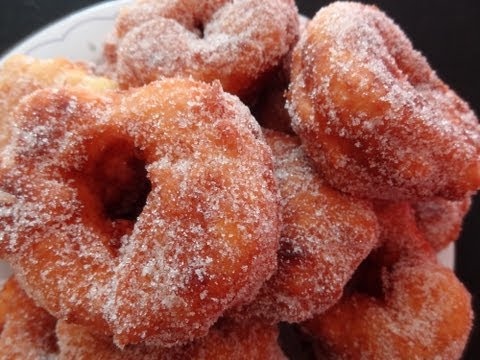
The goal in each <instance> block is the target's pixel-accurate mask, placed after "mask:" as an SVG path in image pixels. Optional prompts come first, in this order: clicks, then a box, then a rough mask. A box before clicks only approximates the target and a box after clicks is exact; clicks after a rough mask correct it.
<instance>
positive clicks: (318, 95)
mask: <svg viewBox="0 0 480 360" xmlns="http://www.w3.org/2000/svg"><path fill="white" fill-rule="evenodd" d="M289 109H290V113H291V115H292V117H293V120H292V126H293V130H294V131H295V132H296V133H297V134H298V135H299V136H300V137H301V138H302V142H303V143H304V145H305V149H306V152H307V153H308V155H309V156H310V157H311V158H312V159H313V161H314V162H315V164H316V167H317V168H318V169H319V171H320V172H322V174H323V175H324V177H325V179H326V180H327V181H328V182H329V183H330V184H331V185H332V186H334V187H336V188H338V189H340V190H342V191H345V192H348V193H351V194H354V195H357V196H360V197H367V198H376V199H384V200H396V201H397V200H402V199H410V200H418V199H420V198H432V197H435V196H440V197H445V198H449V199H452V200H455V199H457V200H460V199H463V197H464V195H465V194H466V193H467V192H469V191H475V190H477V189H478V188H480V125H479V124H478V119H477V117H476V116H475V114H474V113H473V112H472V110H470V108H469V107H468V105H467V104H466V103H465V102H464V101H463V100H462V99H460V98H459V97H458V96H457V95H456V94H455V92H453V91H452V90H451V89H450V88H449V87H448V86H447V85H445V84H444V83H443V82H442V81H441V80H440V79H439V78H438V77H437V75H436V74H435V72H434V71H433V70H432V69H431V68H430V66H429V65H428V63H427V61H426V60H425V58H424V57H423V56H422V55H421V54H420V53H419V52H417V51H415V50H414V49H413V47H412V44H411V43H410V41H409V40H408V39H407V37H406V36H405V34H404V33H403V32H402V31H401V30H400V28H399V27H398V26H397V25H396V24H395V23H394V22H393V21H392V20H391V19H389V18H388V17H387V16H386V15H385V14H384V13H382V12H381V11H379V10H378V9H377V8H376V7H373V6H367V5H362V4H359V3H354V2H336V3H333V4H331V5H329V6H327V7H324V8H322V9H321V10H320V11H319V12H318V13H317V15H316V16H315V17H314V18H313V20H312V21H311V22H310V23H309V25H308V26H307V30H306V31H305V32H304V33H303V35H302V36H301V38H300V41H299V43H298V44H297V46H296V48H295V50H294V55H293V65H292V84H291V86H290V90H289Z"/></svg>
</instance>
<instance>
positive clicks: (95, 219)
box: [0, 0, 480, 359]
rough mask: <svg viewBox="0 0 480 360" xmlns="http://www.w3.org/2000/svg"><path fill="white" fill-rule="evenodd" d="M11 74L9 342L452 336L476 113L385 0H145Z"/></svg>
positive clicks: (328, 346)
mask: <svg viewBox="0 0 480 360" xmlns="http://www.w3.org/2000/svg"><path fill="white" fill-rule="evenodd" d="M0 93H1V95H2V96H1V99H0V129H1V131H2V133H1V136H0V257H1V258H3V259H5V260H7V261H8V262H9V263H10V265H11V267H12V268H13V270H14V276H13V277H12V278H11V279H10V280H8V282H7V283H6V284H5V286H4V289H3V291H2V293H1V294H0V324H1V329H2V330H1V332H0V357H1V358H22V359H40V358H46V357H54V358H59V359H99V358H100V359H225V358H228V359H285V358H287V355H289V356H292V354H291V352H292V351H291V346H288V344H287V345H285V341H283V342H282V346H283V349H285V351H286V353H284V351H283V350H282V347H281V345H280V343H279V341H278V336H279V330H278V324H279V323H282V322H283V323H288V324H299V325H286V326H287V327H286V328H287V329H288V327H289V326H294V327H295V329H297V330H298V329H301V331H303V335H302V337H308V338H309V339H310V340H308V341H311V343H312V344H313V353H312V356H316V357H317V358H319V359H323V358H335V359H361V358H368V359H394V358H395V359H430V358H435V359H458V358H460V356H461V354H462V351H463V349H464V347H465V344H466V342H467V340H468V335H469V332H470V329H471V326H472V309H471V304H470V294H469V293H468V291H467V290H466V289H465V288H464V286H463V285H462V284H461V283H460V281H459V280H458V279H457V278H456V276H455V274H454V273H453V272H452V271H451V270H450V269H447V268H445V267H443V266H441V265H440V264H439V263H438V262H437V260H436V252H438V251H440V250H442V249H443V248H445V247H446V246H448V245H449V244H450V243H451V242H453V241H454V240H455V239H456V238H457V237H458V235H459V232H460V230H461V224H462V220H463V217H464V216H465V214H466V212H467V211H468V208H469V206H470V198H471V196H472V195H473V194H474V193H475V192H476V191H477V190H478V189H479V188H480V126H479V124H478V120H477V118H476V116H475V114H474V113H473V112H472V111H471V110H470V108H469V107H468V105H467V104H466V103H465V102H464V101H463V100H462V99H460V98H459V97H458V96H457V95H456V94H455V93H454V92H453V91H452V90H451V89H450V88H449V87H448V86H447V85H445V84H444V83H443V82H442V81H441V80H440V79H439V78H438V77H437V75H436V74H435V72H434V71H432V70H431V68H430V67H429V65H428V63H427V61H426V60H425V58H424V57H423V56H422V55H421V54H420V53H419V52H417V51H415V50H414V49H413V48H412V45H411V43H410V41H409V40H408V39H407V38H406V36H405V35H404V33H403V32H402V31H401V30H400V29H399V28H398V26H397V25H396V24H395V23H394V22H393V21H392V20H390V19H389V18H388V17H387V16H386V15H385V14H384V13H382V12H381V11H380V10H378V9H377V8H376V7H373V6H365V5H361V4H357V3H350V2H338V3H333V4H331V5H329V6H327V7H325V8H323V9H321V10H320V11H319V12H318V13H317V15H316V16H315V17H314V18H313V19H312V20H308V19H306V18H304V17H302V16H300V15H299V14H298V10H297V9H296V6H295V3H294V2H293V0H235V1H227V0H202V1H198V0H195V1H193V0H137V1H135V2H132V3H131V4H130V5H128V6H126V7H125V8H123V9H122V10H121V11H120V13H119V15H118V18H117V20H116V24H115V28H114V29H113V31H112V33H111V34H110V35H109V37H108V39H107V40H106V43H105V48H104V58H103V60H102V62H101V64H98V65H97V66H89V65H85V64H82V63H73V62H70V61H68V60H65V59H52V60H37V59H32V58H29V57H26V56H22V55H17V56H14V57H12V58H11V59H9V60H8V61H7V62H6V63H5V64H4V65H3V68H2V69H1V70H0ZM252 114H253V115H252ZM291 329H292V328H290V330H289V331H291ZM304 340H305V338H303V340H302V341H304ZM290 342H291V339H290ZM287 343H288V341H287ZM301 351H302V349H298V348H297V349H296V350H295V349H294V351H293V353H300V352H301ZM287 353H288V354H287ZM293 356H294V355H293Z"/></svg>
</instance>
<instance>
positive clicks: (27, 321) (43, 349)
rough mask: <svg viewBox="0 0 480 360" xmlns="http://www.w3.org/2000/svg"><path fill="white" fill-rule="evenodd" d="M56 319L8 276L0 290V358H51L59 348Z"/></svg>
mask: <svg viewBox="0 0 480 360" xmlns="http://www.w3.org/2000/svg"><path fill="white" fill-rule="evenodd" d="M56 322H57V320H56V319H55V318H53V317H52V316H51V315H50V314H49V313H47V312H46V311H45V310H43V309H42V308H39V307H38V306H36V305H35V303H34V302H33V300H32V299H30V298H29V297H28V296H27V294H25V292H24V291H23V290H22V289H21V288H20V286H19V285H18V283H17V281H16V280H15V278H13V277H11V278H10V279H9V280H7V282H6V283H5V285H4V286H3V289H2V291H1V292H0V358H1V359H25V360H35V359H47V358H48V359H50V358H52V357H53V356H54V355H55V354H56V353H57V350H58V349H57V342H56V336H55V324H56Z"/></svg>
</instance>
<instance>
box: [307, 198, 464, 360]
mask: <svg viewBox="0 0 480 360" xmlns="http://www.w3.org/2000/svg"><path fill="white" fill-rule="evenodd" d="M378 215H379V221H380V224H381V227H382V234H381V241H382V247H381V248H380V249H379V251H378V252H377V253H376V254H373V256H374V257H373V261H374V262H373V264H374V265H375V266H377V267H378V268H379V269H378V271H377V272H378V274H380V275H379V277H380V280H379V282H380V286H379V287H380V289H376V290H375V289H374V290H371V289H370V290H368V291H365V290H364V291H355V290H354V291H353V292H352V293H351V294H349V295H346V296H345V297H344V298H343V299H342V300H341V301H340V302H339V303H338V304H337V305H335V306H334V307H333V308H331V309H330V310H328V311H327V312H326V313H324V314H322V315H319V316H317V317H315V318H313V319H312V320H310V321H308V322H306V323H305V328H306V330H307V331H308V332H309V333H310V334H312V335H313V336H314V337H315V338H317V339H318V342H319V343H318V345H319V346H318V348H319V350H320V352H323V353H325V354H326V355H327V356H332V357H335V358H341V359H359V356H360V354H361V356H362V357H364V358H368V359H459V358H460V356H461V354H462V351H463V349H464V348H465V345H466V342H467V339H468V334H469V333H470V330H471V327H472V308H471V304H470V294H469V293H468V291H467V290H466V289H465V288H464V286H463V285H462V284H461V283H460V281H459V280H458V279H457V278H456V276H455V274H454V273H453V272H452V271H451V270H449V269H447V268H444V267H442V266H440V265H438V264H437V263H436V261H435V253H434V252H433V250H432V248H431V247H430V244H429V243H428V242H426V241H425V239H424V238H423V237H422V236H421V233H420V232H419V230H418V229H417V227H416V225H415V217H414V213H413V211H412V209H411V207H410V205H409V204H408V203H399V204H388V205H383V206H382V207H381V208H379V211H378ZM367 280H368V279H367ZM367 285H368V286H370V287H371V285H372V284H371V281H370V282H369V283H368V284H367Z"/></svg>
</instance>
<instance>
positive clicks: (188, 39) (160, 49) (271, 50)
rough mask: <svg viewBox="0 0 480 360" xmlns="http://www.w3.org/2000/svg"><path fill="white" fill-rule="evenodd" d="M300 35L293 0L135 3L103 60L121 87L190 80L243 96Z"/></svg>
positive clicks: (119, 21)
mask: <svg viewBox="0 0 480 360" xmlns="http://www.w3.org/2000/svg"><path fill="white" fill-rule="evenodd" d="M240 14H241V15H240ZM297 36H298V20H297V9H296V6H295V3H294V2H293V1H291V0H266V1H265V0H236V1H226V0H202V1H192V0H175V1H152V0H148V1H137V2H135V3H134V4H132V5H130V6H128V7H126V8H125V9H124V10H123V11H121V13H120V14H119V17H118V19H117V23H116V28H115V31H114V34H113V35H112V36H111V38H110V39H109V41H108V42H107V44H106V47H105V58H106V60H107V62H110V63H111V64H112V65H113V66H114V67H115V68H116V75H117V78H118V80H119V82H120V84H121V85H122V86H123V87H130V86H139V85H142V84H147V83H149V82H151V81H153V80H157V79H160V78H162V77H172V76H183V77H188V76H192V77H193V78H195V79H197V80H202V81H207V82H211V81H213V80H215V79H218V80H220V82H221V83H222V86H223V88H224V89H225V90H226V91H228V92H231V93H233V94H236V95H238V96H240V97H242V98H243V97H246V96H250V95H251V94H252V92H254V91H255V90H256V88H257V87H258V86H260V82H261V81H260V80H261V79H262V77H264V76H265V75H266V74H267V73H268V72H269V71H271V70H273V68H274V67H275V66H276V65H278V64H279V63H280V61H281V59H282V58H283V56H284V55H285V54H286V53H287V52H288V51H289V49H290V47H291V45H292V44H293V42H294V41H295V40H296V38H297ZM112 38H113V39H114V40H112Z"/></svg>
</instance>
